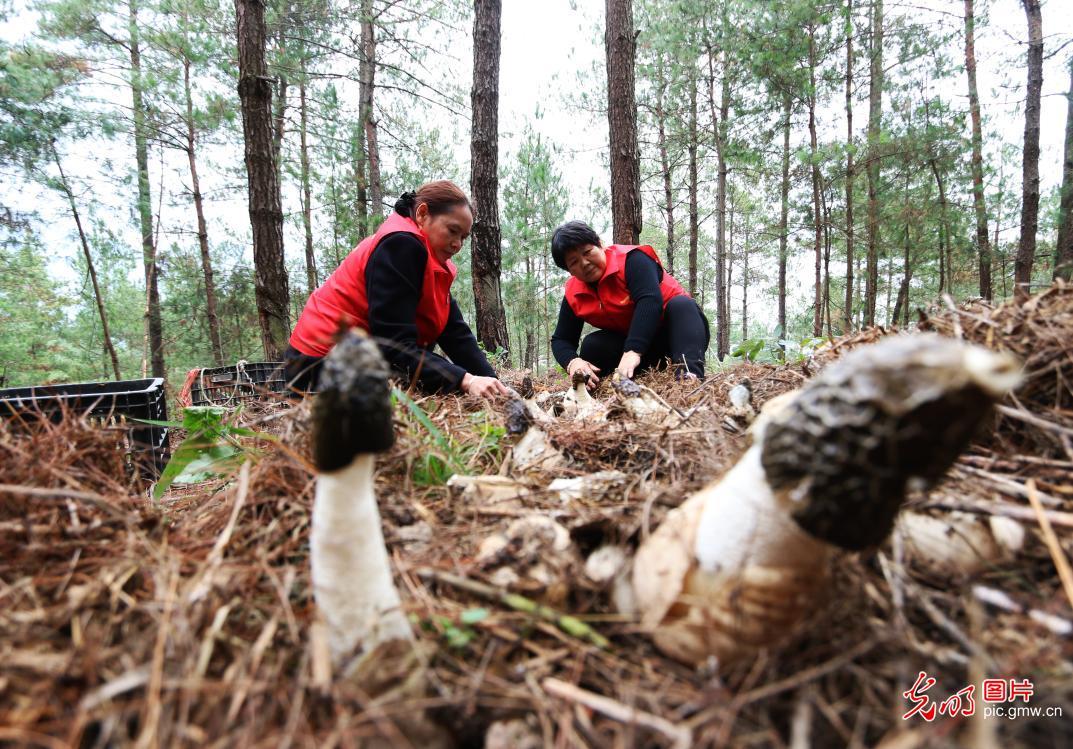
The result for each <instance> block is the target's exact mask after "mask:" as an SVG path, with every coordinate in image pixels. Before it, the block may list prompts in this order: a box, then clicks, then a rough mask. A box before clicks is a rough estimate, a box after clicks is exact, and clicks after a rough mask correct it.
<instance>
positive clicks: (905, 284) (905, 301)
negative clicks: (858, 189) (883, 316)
mask: <svg viewBox="0 0 1073 749" xmlns="http://www.w3.org/2000/svg"><path fill="white" fill-rule="evenodd" d="M906 169H907V170H906V175H905V193H904V198H905V202H904V204H903V206H902V210H903V212H904V213H905V229H904V231H903V235H902V236H903V238H904V241H903V243H902V251H903V256H902V271H903V273H902V282H901V284H900V285H899V286H898V299H897V300H896V301H895V302H894V312H893V313H891V316H890V323H891V325H899V324H900V323H899V322H898V321H899V319H901V317H902V315H903V314H904V315H905V318H906V319H905V323H901V324H902V325H903V327H904V325H905V324H906V323H908V321H909V281H910V275H911V273H912V269H911V268H910V267H909V172H908V167H907V168H906ZM888 304H889V302H888Z"/></svg>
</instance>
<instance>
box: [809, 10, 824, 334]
mask: <svg viewBox="0 0 1073 749" xmlns="http://www.w3.org/2000/svg"><path fill="white" fill-rule="evenodd" d="M808 76H809V92H808V137H809V161H810V162H812V225H813V233H814V235H815V239H814V242H813V249H814V250H815V255H816V257H815V266H816V273H815V276H816V278H815V289H814V294H813V308H814V309H813V313H812V335H813V336H816V337H819V336H820V335H823V284H822V278H821V275H820V262H821V260H822V257H823V224H822V221H823V217H822V214H821V213H820V165H819V156H818V154H817V151H818V144H817V141H816V28H815V26H813V25H812V24H811V23H810V24H809V27H808Z"/></svg>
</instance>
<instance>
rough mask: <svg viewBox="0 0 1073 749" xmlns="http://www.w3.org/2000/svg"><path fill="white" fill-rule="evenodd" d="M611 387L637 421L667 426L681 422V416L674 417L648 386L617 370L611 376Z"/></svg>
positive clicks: (673, 413) (669, 408)
mask: <svg viewBox="0 0 1073 749" xmlns="http://www.w3.org/2000/svg"><path fill="white" fill-rule="evenodd" d="M611 387H612V388H614V390H615V394H616V396H617V397H618V399H619V402H620V403H621V404H622V407H623V408H625V410H626V412H627V413H628V414H629V415H630V416H632V417H633V418H634V419H636V420H637V421H640V422H641V423H644V424H649V425H651V426H669V425H671V424H672V423H673V422H674V421H677V422H681V421H682V418H681V416H678V417H677V419H675V416H676V414H675V412H674V411H673V410H671V407H670V406H668V405H667V404H666V403H664V402H663V400H662V399H661V398H659V397H657V396H656V394H655V393H653V392H652V391H651V390H650V389H649V388H646V387H643V386H641V385H639V384H637V383H636V382H635V381H634V380H632V379H631V378H629V377H623V376H622V375H620V374H619V373H618V372H615V373H614V374H613V375H612V376H611Z"/></svg>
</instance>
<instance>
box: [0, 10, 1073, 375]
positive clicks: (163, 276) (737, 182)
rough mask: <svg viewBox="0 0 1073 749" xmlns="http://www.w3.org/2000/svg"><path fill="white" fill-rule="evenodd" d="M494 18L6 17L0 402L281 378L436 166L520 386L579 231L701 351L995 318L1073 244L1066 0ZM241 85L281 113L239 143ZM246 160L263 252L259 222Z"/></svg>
mask: <svg viewBox="0 0 1073 749" xmlns="http://www.w3.org/2000/svg"><path fill="white" fill-rule="evenodd" d="M478 5H480V3H478ZM494 5H496V7H497V10H496V14H497V15H496V19H495V20H496V26H495V30H494V32H488V31H487V29H485V31H483V32H482V31H481V29H480V28H478V26H477V25H475V23H474V8H473V6H472V5H471V4H470V3H468V2H455V1H454V0H410V1H408V2H404V3H395V2H383V1H382V0H360V1H358V0H355V1H354V2H349V3H338V2H334V1H332V0H319V1H317V2H287V3H279V2H269V3H267V4H263V5H262V4H260V3H245V2H234V3H232V2H223V3H221V2H215V0H163V1H161V0H145V1H144V2H135V1H133V0H128V2H112V0H93V2H88V3H87V2H73V1H72V0H42V1H41V2H37V3H34V4H26V3H15V2H10V1H8V2H4V3H2V4H0V22H2V27H0V28H2V32H0V172H2V174H3V185H4V187H3V189H2V190H0V218H2V221H0V226H2V230H0V237H2V249H0V331H2V332H0V378H3V382H4V384H6V385H8V386H12V385H25V384H38V383H43V382H64V381H83V380H96V379H124V378H126V379H129V378H135V377H141V376H145V375H149V374H154V375H157V376H166V377H167V378H168V380H169V383H171V384H172V385H173V387H174V386H176V385H177V383H180V382H181V380H182V376H183V373H184V372H185V371H186V370H188V369H190V368H191V367H197V366H212V365H213V364H217V365H220V364H226V363H234V362H235V361H237V360H240V359H247V360H262V359H265V358H267V359H274V358H276V357H277V356H278V354H279V343H280V341H279V340H278V339H279V337H280V336H281V335H284V336H285V332H286V330H287V329H288V328H289V326H292V325H293V324H294V322H295V321H296V319H297V316H298V313H299V312H300V311H301V309H302V306H303V304H304V302H305V300H306V297H307V296H308V294H309V293H310V291H311V290H312V289H314V288H316V286H317V285H318V284H319V283H321V282H323V280H324V279H325V278H326V277H327V276H328V275H329V274H330V273H331V272H332V270H333V269H334V268H335V267H336V266H337V265H338V264H339V263H340V262H341V260H342V259H343V257H345V256H346V254H347V252H349V250H350V249H351V248H353V247H354V246H355V245H356V244H357V242H358V241H359V240H360V239H361V238H362V237H364V236H366V235H368V234H370V233H372V231H373V230H375V228H376V226H377V224H378V221H379V219H380V217H382V216H384V214H385V213H386V212H388V211H390V209H391V205H392V204H393V203H394V200H395V198H396V197H397V196H398V194H400V193H401V192H403V191H404V190H408V189H413V188H414V187H416V186H417V185H418V184H420V183H422V182H424V181H426V180H429V179H437V178H448V179H453V180H455V181H456V182H457V183H458V184H460V185H465V186H470V187H472V188H473V192H474V194H475V197H476V198H478V202H477V208H478V211H477V212H478V219H480V213H481V210H482V208H481V206H482V205H489V203H488V202H487V200H491V203H490V205H492V206H494V208H492V209H490V210H492V212H493V214H494V215H495V217H496V224H497V226H496V229H497V231H496V233H495V234H493V235H488V236H487V237H482V238H477V237H475V239H474V241H473V242H472V243H471V246H470V247H467V248H466V249H465V250H464V251H463V252H462V253H460V254H459V255H458V256H457V258H456V259H457V260H458V261H459V264H460V266H461V275H460V278H459V280H458V281H457V282H456V284H455V286H454V295H455V297H456V299H457V300H458V302H459V304H460V306H461V308H462V310H463V313H464V316H465V317H466V319H467V320H469V321H470V322H471V324H472V325H473V327H474V330H475V331H477V332H478V336H479V337H480V339H481V341H482V343H483V344H484V346H485V348H486V349H488V350H489V351H491V352H495V351H498V352H499V353H500V355H501V360H502V361H503V363H505V364H510V365H511V366H520V367H526V368H530V369H533V370H536V371H538V372H539V371H545V370H547V369H549V368H551V367H552V366H553V365H554V360H553V358H552V356H551V352H550V347H549V343H548V340H549V337H550V333H551V329H552V327H553V325H554V315H555V311H556V310H557V309H558V304H559V300H560V299H561V295H562V284H563V281H564V280H565V278H566V276H565V274H564V273H563V272H562V271H560V270H559V269H558V268H556V267H555V266H554V264H553V263H552V262H551V258H550V257H549V253H548V247H549V239H550V233H551V231H552V230H553V229H554V227H555V226H556V225H558V224H559V223H561V222H562V221H564V220H567V219H582V220H585V221H588V222H590V223H591V224H592V225H593V226H595V227H596V228H597V231H598V232H599V233H600V234H601V236H602V237H603V239H604V241H605V242H611V241H612V240H615V241H622V237H621V236H619V235H620V234H621V232H622V229H621V228H620V227H623V226H626V227H632V228H633V229H635V230H636V235H635V236H631V237H628V238H627V239H628V240H630V241H633V242H634V243H647V244H651V245H652V246H653V247H655V248H656V250H657V252H658V253H659V255H660V257H661V258H662V261H663V263H664V265H665V267H666V268H667V270H668V271H669V272H670V273H672V274H673V275H674V276H675V277H676V278H678V279H679V280H680V281H681V282H682V284H683V286H686V287H687V288H688V290H689V291H690V292H691V293H692V294H693V295H694V296H695V297H696V298H697V300H698V301H699V302H700V303H701V305H702V307H703V309H704V310H705V312H706V314H707V315H708V317H709V319H710V320H711V321H712V323H713V340H712V345H711V347H710V349H709V357H710V359H711V360H712V361H713V363H714V361H715V360H716V359H719V360H723V359H724V358H726V357H727V356H730V357H732V358H733V357H734V356H737V357H739V358H741V357H745V356H748V357H750V358H754V359H755V358H758V357H759V358H778V357H782V356H784V355H785V354H786V352H787V351H790V352H791V353H792V352H794V351H795V350H798V349H799V348H800V347H801V346H802V345H805V346H808V345H809V344H810V342H812V341H815V340H816V339H817V338H820V337H824V336H831V335H840V334H843V333H847V332H852V331H854V330H857V329H860V328H862V327H865V326H868V325H872V324H877V325H907V324H909V323H912V322H913V321H914V320H915V310H917V309H918V308H928V307H932V306H934V305H941V304H943V301H942V300H943V298H944V295H949V297H950V298H951V299H952V300H953V301H954V302H960V301H964V300H966V299H969V298H975V297H984V298H989V299H994V300H996V301H1001V300H1003V299H1006V298H1010V297H1012V296H1013V295H1014V293H1015V290H1016V289H1017V288H1022V289H1024V290H1026V291H1028V290H1035V289H1038V288H1039V287H1041V286H1043V285H1046V284H1047V283H1049V282H1050V279H1051V278H1052V276H1054V275H1056V274H1061V273H1063V270H1062V268H1061V267H1060V266H1061V258H1062V257H1065V258H1066V259H1067V261H1068V259H1069V258H1070V253H1071V252H1073V250H1071V248H1070V243H1071V242H1073V239H1071V232H1070V230H1069V228H1068V226H1069V221H1070V218H1069V216H1070V203H1071V202H1073V197H1071V196H1070V195H1069V192H1070V182H1071V180H1073V176H1071V172H1073V166H1071V163H1070V159H1071V158H1073V157H1071V153H1070V152H1071V150H1073V147H1071V145H1070V143H1069V141H1070V133H1073V130H1071V129H1070V125H1069V124H1068V118H1067V114H1066V112H1067V109H1069V108H1070V107H1073V99H1067V96H1068V94H1067V92H1068V91H1069V90H1070V79H1071V75H1073V63H1071V58H1073V54H1071V52H1073V48H1071V46H1070V45H1069V42H1070V33H1069V28H1070V24H1069V21H1070V20H1071V19H1070V12H1069V10H1068V9H1067V8H1066V7H1065V3H1062V2H1057V1H1056V0H1051V2H1042V3H1040V2H1037V1H1036V0H1024V2H1015V0H965V2H964V3H948V2H925V3H919V2H897V1H895V0H838V2H833V1H826V0H787V2H783V3H778V4H775V3H770V2H766V1H764V0H719V1H718V2H695V1H693V0H637V1H636V2H633V3H629V2H626V3H623V2H608V3H607V4H606V17H605V7H604V4H603V3H597V2H571V3H567V2H562V3H547V4H545V3H540V4H528V3H517V4H515V3H507V4H505V6H506V7H504V8H502V19H501V21H500V18H499V16H498V14H499V10H498V3H496V4H494ZM537 5H539V6H540V7H539V8H538V7H535V6H537ZM522 6H534V7H522ZM243 12H247V13H254V15H247V16H245V17H246V18H247V19H255V18H256V17H257V16H256V14H257V13H259V14H260V21H261V24H262V25H261V28H260V29H259V34H260V36H257V33H255V32H257V31H258V30H257V29H254V28H253V27H252V26H251V25H250V23H239V21H238V19H240V18H242V17H243V15H242V13H243ZM623 14H625V15H623ZM624 24H626V25H624ZM626 28H629V29H632V30H633V36H632V39H633V41H634V43H633V44H632V45H628V44H627V45H625V46H621V45H620V46H616V45H615V44H614V43H613V42H614V34H620V35H621V33H622V31H623V29H626ZM251 29H253V30H252V31H251ZM616 29H617V31H616ZM489 33H493V35H494V44H493V43H492V41H490V40H491V39H492V38H493V37H491V36H488V34H489ZM250 34H253V35H252V36H251V35H250ZM627 36H628V35H627ZM622 38H625V36H623V37H622ZM251 45H252V46H251ZM258 45H259V46H258ZM257 52H259V53H260V59H261V60H262V61H263V66H264V68H263V70H259V71H255V72H254V73H252V74H250V75H252V77H251V78H250V80H251V81H252V80H256V81H258V82H259V83H258V85H256V86H253V85H252V84H251V85H249V86H246V87H245V88H244V87H243V85H241V79H242V78H243V75H245V74H249V69H248V68H247V67H245V66H246V60H247V59H249V60H253V59H254V57H256V54H255V53H257ZM605 53H606V54H605ZM248 54H250V55H254V57H248ZM493 55H494V57H495V59H494V65H492V64H491V63H492V62H493V61H492V60H491V57H490V56H493ZM614 55H628V57H624V58H619V57H614ZM631 57H632V59H630V58H631ZM615 60H626V62H625V63H615V62H614V61H615ZM616 64H618V67H615V65H616ZM471 65H472V67H471ZM493 71H494V72H493ZM616 71H617V72H616ZM627 74H628V75H629V77H630V79H631V80H630V81H629V84H630V91H629V96H628V98H629V101H626V102H623V101H621V100H618V101H617V100H616V96H619V93H620V92H621V91H622V90H625V89H621V88H620V87H619V85H618V83H619V81H620V79H619V78H616V77H615V76H623V75H627ZM491 79H496V80H498V86H497V88H496V90H495V92H494V93H495V95H494V96H492V97H489V96H483V98H482V96H479V95H478V93H479V92H481V91H483V90H484V89H483V88H482V86H483V85H485V84H487V83H489V81H490V80H491ZM622 80H625V79H622ZM609 82H611V85H610V86H609ZM249 96H255V97H260V99H258V101H260V102H262V104H263V103H265V102H267V106H269V107H270V118H269V119H268V120H266V123H267V125H266V126H267V129H265V130H264V131H263V133H262V134H263V137H262V138H261V139H260V140H257V141H254V140H253V139H252V135H251V133H252V132H253V131H252V130H249V128H248V125H249V123H245V126H244V118H243V111H244V108H245V107H246V106H248V104H249V101H247V98H248V97H249ZM250 101H252V99H250ZM479 107H481V108H488V107H494V108H495V109H494V110H493V111H497V112H498V124H497V126H496V127H497V129H495V128H493V129H492V130H490V131H489V130H487V129H485V130H484V131H481V132H478V131H479V130H480V129H481V128H486V124H487V123H489V122H490V121H489V120H488V118H487V114H482V113H481V111H478V108H479ZM620 107H625V108H624V109H622V110H621V111H623V112H626V113H628V112H629V110H631V109H632V113H633V123H634V124H633V127H632V128H631V127H630V124H629V123H630V119H629V118H627V119H621V118H617V115H616V113H617V112H618V111H619V108H620ZM482 111H485V110H482ZM609 114H610V116H609ZM481 123H485V124H481ZM489 133H490V134H489ZM629 137H632V145H630V144H629V143H626V144H625V145H624V146H623V145H622V143H623V142H624V141H621V139H623V138H627V140H628V139H629ZM478 142H482V143H485V147H484V148H483V149H481V148H478V147H477V145H476V144H478ZM489 142H490V143H491V146H487V144H488V143H489ZM620 146H621V147H620ZM623 148H624V149H625V151H623ZM251 149H252V156H253V158H254V160H256V159H257V158H262V160H264V163H271V164H272V165H273V175H272V176H273V177H274V181H275V183H276V184H277V185H278V187H277V188H276V189H277V192H278V204H276V205H277V207H276V208H274V209H271V210H270V211H269V212H272V211H275V213H277V214H279V216H280V219H279V221H280V224H279V235H280V242H281V244H280V246H279V247H278V248H274V249H273V248H268V249H265V245H264V243H265V242H266V241H268V240H265V239H263V238H262V237H263V235H261V236H259V235H258V231H257V229H256V228H253V229H251V220H250V217H251V215H253V214H254V213H256V212H257V210H261V209H257V208H256V207H255V206H253V205H252V204H251V203H250V196H251V195H252V194H253V190H252V189H250V188H249V183H248V180H251V179H252V177H251V176H250V175H251V174H252V172H248V171H247V168H246V163H247V162H248V161H249V159H250V157H251ZM257 149H260V150H261V151H263V152H264V153H258V152H256V151H257ZM631 149H632V150H631ZM620 152H626V153H628V154H629V155H630V157H629V158H628V159H626V167H629V168H631V169H632V170H633V171H634V172H636V174H635V175H632V174H629V173H627V172H628V171H629V169H627V172H618V171H616V165H615V164H614V163H612V162H613V161H614V159H613V158H612V157H613V155H614V154H616V153H620ZM250 163H252V162H250ZM620 174H624V175H625V176H623V177H620ZM481 175H484V176H481ZM620 179H624V180H626V182H623V183H622V185H624V187H621V188H619V189H616V187H617V186H618V185H619V182H620ZM489 190H490V191H491V192H490V193H489ZM489 194H490V195H491V198H489V199H484V200H485V201H486V202H484V203H482V202H481V199H480V195H489ZM1063 195H1065V199H1064V200H1063ZM265 210H269V209H268V208H266V209H265ZM484 210H489V209H484ZM625 210H632V211H635V215H631V216H624V217H621V221H620V217H619V216H616V215H615V214H616V213H617V212H619V211H625ZM631 231H632V229H631ZM471 252H473V253H487V252H493V253H494V259H495V262H494V263H492V265H488V264H487V263H483V262H481V263H473V262H471V258H470V254H471ZM273 253H275V255H273ZM1063 253H1065V254H1064V255H1063ZM482 257H483V255H482ZM272 258H275V259H274V260H273V259H272ZM270 263H277V264H278V266H279V267H278V269H277V270H276V271H273V272H272V273H267V271H266V267H267V264H270ZM488 268H492V269H493V271H492V275H494V276H495V278H496V281H497V283H496V285H495V288H496V289H497V294H498V299H496V298H495V296H496V294H493V296H492V298H491V300H490V302H488V303H487V304H486V303H485V302H483V301H480V300H475V297H474V289H475V288H481V285H480V284H479V283H477V281H478V280H479V279H475V278H474V275H481V274H485V275H487V274H489V271H488ZM1068 272H1069V270H1068V267H1067V268H1066V270H1065V271H1064V273H1065V274H1066V275H1067V276H1068ZM266 275H267V276H271V278H273V279H274V281H272V282H271V283H269V284H268V286H271V287H272V288H268V287H264V288H262V287H259V284H261V285H262V286H264V284H265V283H266V282H264V281H263V280H260V279H263V278H264V277H266ZM1018 284H1019V286H1018ZM268 309H271V310H273V311H272V312H271V313H270V314H269V313H266V311H265V310H268ZM490 314H491V315H501V316H502V320H501V323H502V324H501V325H498V322H499V321H498V320H493V321H492V322H494V323H497V325H498V327H497V325H491V326H490V327H489V326H488V325H487V324H485V323H487V322H488V320H487V319H486V318H487V316H488V315H490ZM266 315H267V316H268V317H269V318H271V319H273V320H275V323H274V325H275V328H274V329H273V330H267V329H266V328H265V325H266V323H265V320H266ZM482 324H483V325H482ZM485 331H491V332H485ZM284 342H285V341H284Z"/></svg>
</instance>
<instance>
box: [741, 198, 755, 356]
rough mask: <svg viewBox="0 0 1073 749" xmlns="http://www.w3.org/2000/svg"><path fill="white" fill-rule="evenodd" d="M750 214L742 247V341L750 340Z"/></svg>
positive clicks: (747, 215) (746, 216) (746, 218)
mask: <svg viewBox="0 0 1073 749" xmlns="http://www.w3.org/2000/svg"><path fill="white" fill-rule="evenodd" d="M748 217H749V214H748V213H746V214H745V241H744V242H742V245H741V339H742V340H743V341H745V340H748V338H749V235H750V233H751V229H752V227H751V225H750V222H749V218H748Z"/></svg>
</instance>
